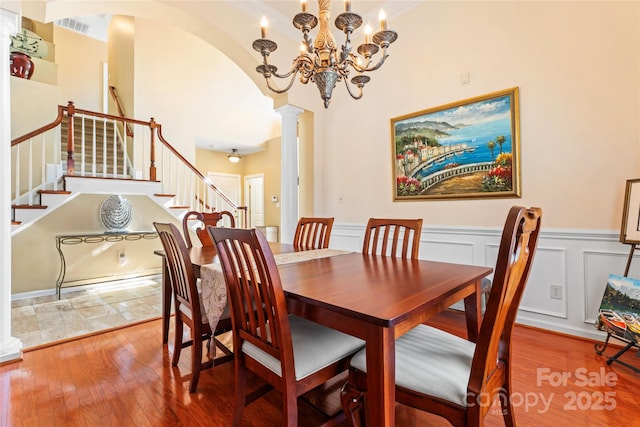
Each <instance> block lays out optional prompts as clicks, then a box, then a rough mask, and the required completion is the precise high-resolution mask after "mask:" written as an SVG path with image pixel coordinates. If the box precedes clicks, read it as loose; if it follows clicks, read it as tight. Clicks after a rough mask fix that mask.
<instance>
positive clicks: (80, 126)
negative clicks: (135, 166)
mask: <svg viewBox="0 0 640 427" xmlns="http://www.w3.org/2000/svg"><path fill="white" fill-rule="evenodd" d="M73 127H74V131H73V136H74V147H76V150H75V152H74V153H73V160H74V162H75V164H77V165H81V167H82V170H80V171H77V173H78V174H79V175H85V174H88V175H90V176H105V177H106V176H117V175H120V176H123V177H127V176H131V174H130V166H131V165H130V163H129V164H126V162H125V161H126V159H127V156H126V154H125V152H124V147H123V144H122V138H121V137H120V134H119V130H118V129H117V127H116V125H115V124H114V123H113V122H111V121H107V120H86V119H85V117H83V118H82V120H74V122H73ZM60 133H61V138H60V152H61V153H65V154H66V153H67V141H68V137H69V123H68V121H66V120H64V121H63V122H62V123H61V127H60Z"/></svg>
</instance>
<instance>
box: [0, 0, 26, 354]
mask: <svg viewBox="0 0 640 427" xmlns="http://www.w3.org/2000/svg"><path fill="white" fill-rule="evenodd" d="M18 19H19V16H18V15H17V14H15V13H13V12H9V11H8V10H5V9H0V24H1V25H0V363H3V362H8V361H11V360H19V359H21V358H22V342H21V341H20V340H19V339H17V338H14V337H12V336H11V102H10V101H11V91H10V80H9V78H10V77H9V76H10V73H9V53H10V52H9V46H10V39H9V36H11V35H12V34H15V32H16V31H17V28H18V25H17V22H18Z"/></svg>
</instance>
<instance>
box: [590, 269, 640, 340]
mask: <svg viewBox="0 0 640 427" xmlns="http://www.w3.org/2000/svg"><path fill="white" fill-rule="evenodd" d="M596 328H598V329H600V330H603V331H607V332H608V333H610V334H611V335H615V336H616V337H619V338H623V339H626V340H628V341H631V342H635V343H640V280H637V279H632V278H630V277H626V276H617V275H615V274H610V275H609V278H608V279H607V285H606V287H605V290H604V295H603V296H602V301H601V302H600V311H599V312H598V318H597V320H596Z"/></svg>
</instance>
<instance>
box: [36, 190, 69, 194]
mask: <svg viewBox="0 0 640 427" xmlns="http://www.w3.org/2000/svg"><path fill="white" fill-rule="evenodd" d="M38 193H40V194H71V191H66V190H38Z"/></svg>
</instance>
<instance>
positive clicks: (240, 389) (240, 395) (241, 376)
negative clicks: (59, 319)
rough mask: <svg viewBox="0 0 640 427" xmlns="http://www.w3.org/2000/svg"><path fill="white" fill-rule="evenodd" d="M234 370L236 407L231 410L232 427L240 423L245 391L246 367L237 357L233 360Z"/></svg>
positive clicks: (238, 426)
mask: <svg viewBox="0 0 640 427" xmlns="http://www.w3.org/2000/svg"><path fill="white" fill-rule="evenodd" d="M234 363H235V371H236V407H235V408H234V410H233V423H232V426H233V427H240V426H241V425H242V412H243V410H244V407H245V402H246V397H247V395H246V393H247V369H246V368H245V367H244V366H243V365H242V362H241V361H240V360H239V358H236V359H235V360H234Z"/></svg>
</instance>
